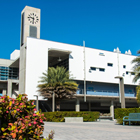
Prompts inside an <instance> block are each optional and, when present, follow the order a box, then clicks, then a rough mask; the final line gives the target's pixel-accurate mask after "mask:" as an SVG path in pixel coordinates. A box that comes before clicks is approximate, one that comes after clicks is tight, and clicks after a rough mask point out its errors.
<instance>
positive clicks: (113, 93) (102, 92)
mask: <svg viewBox="0 0 140 140" xmlns="http://www.w3.org/2000/svg"><path fill="white" fill-rule="evenodd" d="M83 93H84V90H83V89H81V90H77V94H83ZM87 95H102V96H119V92H117V91H107V90H94V91H91V90H87ZM125 97H136V94H135V93H132V92H129V93H125Z"/></svg>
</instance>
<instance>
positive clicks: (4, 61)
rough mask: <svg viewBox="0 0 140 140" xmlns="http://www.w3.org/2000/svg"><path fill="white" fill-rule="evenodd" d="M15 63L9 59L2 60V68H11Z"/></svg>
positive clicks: (0, 64)
mask: <svg viewBox="0 0 140 140" xmlns="http://www.w3.org/2000/svg"><path fill="white" fill-rule="evenodd" d="M13 62H14V61H13V60H9V59H0V66H5V67H9V65H11V64H12V63H13Z"/></svg>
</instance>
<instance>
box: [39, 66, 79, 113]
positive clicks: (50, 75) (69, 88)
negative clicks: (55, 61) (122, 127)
mask: <svg viewBox="0 0 140 140" xmlns="http://www.w3.org/2000/svg"><path fill="white" fill-rule="evenodd" d="M70 77H71V75H70V74H69V71H67V70H66V69H65V68H64V67H56V68H54V67H49V68H48V71H46V73H43V76H42V77H41V81H39V82H40V83H41V84H39V85H38V88H39V90H38V91H39V92H40V94H41V96H43V97H44V98H48V99H50V98H52V95H53V93H55V98H56V104H57V110H60V99H64V98H74V94H76V91H77V89H78V84H77V83H76V82H74V81H73V80H72V78H70Z"/></svg>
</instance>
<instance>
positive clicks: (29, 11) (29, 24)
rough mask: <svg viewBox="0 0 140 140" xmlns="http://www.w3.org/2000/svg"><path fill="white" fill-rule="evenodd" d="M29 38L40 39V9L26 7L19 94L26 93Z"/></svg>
mask: <svg viewBox="0 0 140 140" xmlns="http://www.w3.org/2000/svg"><path fill="white" fill-rule="evenodd" d="M27 37H33V38H40V9H38V8H33V7H29V6H25V8H24V9H23V10H22V12H21V35H20V64H19V93H20V94H22V93H25V82H26V49H27Z"/></svg>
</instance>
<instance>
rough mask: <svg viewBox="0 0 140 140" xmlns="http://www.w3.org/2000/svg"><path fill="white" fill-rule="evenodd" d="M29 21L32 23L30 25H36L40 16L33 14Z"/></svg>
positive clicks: (29, 16)
mask: <svg viewBox="0 0 140 140" xmlns="http://www.w3.org/2000/svg"><path fill="white" fill-rule="evenodd" d="M27 18H28V20H29V21H30V23H32V24H34V23H35V24H36V23H37V22H38V20H39V19H38V16H36V14H34V13H31V14H30V15H28V17H27Z"/></svg>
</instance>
